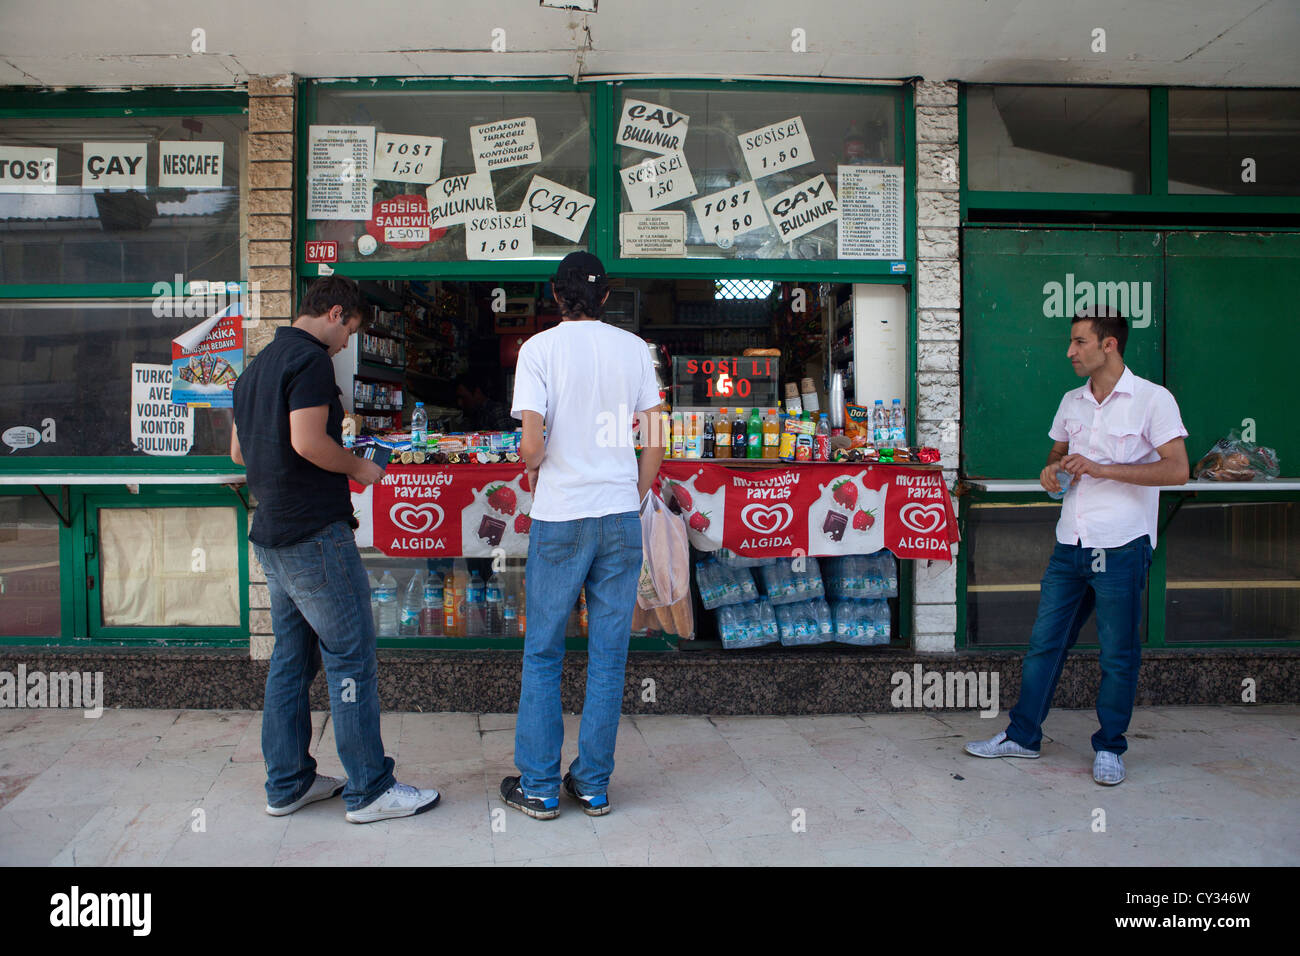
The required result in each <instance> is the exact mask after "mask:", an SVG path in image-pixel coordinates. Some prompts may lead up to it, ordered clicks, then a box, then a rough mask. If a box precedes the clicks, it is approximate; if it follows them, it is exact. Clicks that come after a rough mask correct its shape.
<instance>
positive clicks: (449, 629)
mask: <svg viewBox="0 0 1300 956" xmlns="http://www.w3.org/2000/svg"><path fill="white" fill-rule="evenodd" d="M458 581H459V578H458V575H457V574H456V570H455V568H452V569H451V570H450V571H448V572H447V576H446V579H445V581H444V583H443V586H442V633H443V635H444V636H446V637H459V636H460V634H459V633H458V632H457V629H456V623H457V622H456V608H457V606H458V605H457V598H456V585H457V583H458Z"/></svg>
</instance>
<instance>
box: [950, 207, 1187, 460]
mask: <svg viewBox="0 0 1300 956" xmlns="http://www.w3.org/2000/svg"><path fill="white" fill-rule="evenodd" d="M962 241H963V249H962V301H963V309H964V315H963V318H962V388H963V395H964V406H963V410H962V442H961V445H962V470H963V471H964V472H965V474H966V475H968V476H970V477H980V478H1004V479H1007V478H1019V479H1029V478H1037V477H1038V473H1039V472H1040V471H1041V470H1042V467H1043V463H1044V461H1046V459H1047V450H1048V448H1049V447H1051V440H1050V439H1049V438H1048V437H1047V431H1048V429H1049V428H1050V427H1051V424H1052V416H1053V415H1054V414H1055V413H1056V409H1057V406H1058V405H1059V404H1060V402H1061V396H1062V395H1064V394H1065V393H1066V392H1067V391H1069V390H1070V389H1072V388H1077V387H1078V386H1079V385H1080V384H1082V381H1083V380H1082V379H1080V378H1079V377H1078V376H1076V375H1075V374H1074V372H1073V370H1072V369H1071V368H1070V363H1069V362H1068V361H1067V360H1066V357H1065V352H1066V349H1067V348H1068V347H1069V337H1070V318H1071V317H1072V316H1073V315H1074V314H1075V313H1076V311H1077V310H1078V309H1080V308H1082V307H1085V306H1090V305H1112V306H1115V307H1117V308H1119V310H1120V312H1121V313H1122V314H1123V315H1125V316H1127V317H1128V319H1129V325H1130V333H1129V341H1128V347H1127V348H1126V349H1125V353H1124V360H1125V363H1126V364H1127V365H1128V366H1129V367H1130V368H1132V369H1133V371H1134V372H1135V373H1136V374H1137V375H1140V376H1142V377H1143V378H1147V379H1150V380H1152V381H1155V382H1161V383H1163V381H1164V362H1163V353H1164V342H1163V334H1164V282H1163V279H1164V241H1163V237H1162V235H1161V234H1160V233H1158V232H1138V231H1104V232H1085V231H1080V230H1051V229H1034V230H1026V229H966V230H964V232H963V239H962Z"/></svg>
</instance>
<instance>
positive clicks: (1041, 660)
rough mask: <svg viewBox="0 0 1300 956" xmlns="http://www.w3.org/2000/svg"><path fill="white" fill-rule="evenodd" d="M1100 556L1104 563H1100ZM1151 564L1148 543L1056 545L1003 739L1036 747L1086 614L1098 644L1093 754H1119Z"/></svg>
mask: <svg viewBox="0 0 1300 956" xmlns="http://www.w3.org/2000/svg"><path fill="white" fill-rule="evenodd" d="M1103 558H1104V561H1103ZM1150 566H1151V540H1150V539H1149V538H1148V537H1147V536H1146V535H1143V536H1142V537H1140V538H1134V539H1133V540H1132V541H1130V542H1129V543H1128V544H1125V545H1121V546H1120V547H1118V548H1105V549H1096V551H1095V552H1094V549H1092V548H1085V547H1083V546H1081V545H1077V544H1061V543H1059V542H1058V543H1057V545H1056V550H1054V551H1053V552H1052V558H1051V560H1050V561H1048V562H1047V570H1046V571H1045V572H1043V581H1042V587H1041V590H1040V592H1039V599H1038V619H1037V620H1036V621H1035V622H1034V630H1033V634H1032V635H1031V636H1030V638H1029V652H1028V653H1027V654H1025V661H1024V671H1023V674H1022V675H1021V678H1020V699H1019V700H1017V701H1016V706H1015V707H1013V708H1011V725H1010V726H1009V727H1007V736H1008V737H1009V738H1010V739H1012V740H1014V741H1015V742H1016V743H1018V744H1020V746H1022V747H1028V748H1029V749H1030V750H1038V749H1039V747H1040V746H1041V745H1042V741H1043V721H1044V720H1045V719H1046V718H1047V712H1048V710H1049V709H1051V706H1052V697H1053V695H1054V694H1055V693H1056V684H1057V682H1058V681H1059V680H1060V679H1061V669H1062V668H1063V667H1064V666H1065V657H1066V653H1067V652H1068V651H1069V649H1070V648H1071V647H1073V646H1074V643H1075V641H1077V640H1078V639H1079V629H1080V628H1082V627H1083V625H1084V623H1085V622H1086V621H1087V620H1088V615H1089V614H1091V613H1092V611H1093V608H1094V607H1095V608H1096V611H1097V639H1098V641H1099V643H1100V644H1101V689H1100V690H1099V691H1098V693H1097V720H1098V721H1099V722H1100V723H1101V729H1100V730H1098V731H1097V732H1096V733H1095V734H1093V735H1092V749H1093V750H1109V751H1111V752H1112V753H1116V754H1122V753H1123V752H1124V751H1125V750H1127V749H1128V741H1126V740H1125V739H1124V731H1126V730H1127V729H1128V725H1129V720H1130V719H1132V716H1133V701H1134V699H1135V698H1136V697H1137V683H1138V667H1139V664H1140V663H1141V657H1142V637H1141V626H1142V591H1143V590H1144V589H1145V588H1146V582H1147V569H1148V568H1149V567H1150Z"/></svg>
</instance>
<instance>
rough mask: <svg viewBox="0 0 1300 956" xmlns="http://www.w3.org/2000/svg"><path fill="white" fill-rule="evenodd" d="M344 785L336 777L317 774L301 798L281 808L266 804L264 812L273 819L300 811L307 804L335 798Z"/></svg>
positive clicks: (344, 781)
mask: <svg viewBox="0 0 1300 956" xmlns="http://www.w3.org/2000/svg"><path fill="white" fill-rule="evenodd" d="M346 783H347V781H346V780H340V779H339V778H338V777H326V776H324V775H322V774H319V773H318V774H316V779H315V780H313V781H312V784H311V786H310V787H308V788H307V792H306V793H304V794H303V795H302V796H301V797H299V798H298V799H297V800H295V801H294V802H293V803H288V804H285V805H284V806H282V807H273V806H271V805H270V804H269V803H268V804H267V805H266V812H267V813H269V814H271V816H273V817H283V816H286V815H287V814H290V813H293V811H295V810H301V809H302V808H303V807H305V806H307V804H309V803H315V802H316V801H317V800H328V799H330V797H337V796H338V795H339V794H340V793H342V792H343V786H344V784H346Z"/></svg>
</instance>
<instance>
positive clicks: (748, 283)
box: [713, 279, 776, 299]
mask: <svg viewBox="0 0 1300 956" xmlns="http://www.w3.org/2000/svg"><path fill="white" fill-rule="evenodd" d="M775 284H776V283H774V282H771V281H766V280H763V279H718V280H717V282H716V287H715V289H714V293H713V298H715V299H766V298H767V297H768V296H770V295H771V294H772V287H773V286H774V285H775Z"/></svg>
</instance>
